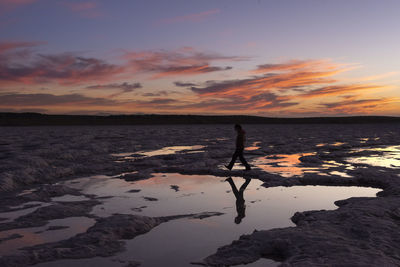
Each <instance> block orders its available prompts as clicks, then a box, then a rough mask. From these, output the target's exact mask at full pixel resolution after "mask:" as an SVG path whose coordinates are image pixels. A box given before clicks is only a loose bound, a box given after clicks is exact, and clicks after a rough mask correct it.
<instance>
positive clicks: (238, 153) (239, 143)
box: [225, 124, 251, 171]
mask: <svg viewBox="0 0 400 267" xmlns="http://www.w3.org/2000/svg"><path fill="white" fill-rule="evenodd" d="M235 131H236V133H237V136H236V150H235V153H233V155H232V160H231V162H230V163H229V164H228V165H226V166H225V167H226V168H227V169H229V170H232V167H233V165H234V164H235V161H236V159H237V158H238V157H239V159H240V161H241V162H242V163H243V165H244V166H245V167H246V171H249V170H251V168H250V165H249V164H248V163H247V161H246V159H245V158H244V157H243V150H244V143H245V141H246V136H245V135H246V132H245V131H244V130H243V129H242V126H240V124H235Z"/></svg>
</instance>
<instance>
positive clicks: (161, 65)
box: [124, 47, 247, 78]
mask: <svg viewBox="0 0 400 267" xmlns="http://www.w3.org/2000/svg"><path fill="white" fill-rule="evenodd" d="M124 59H125V60H128V65H129V66H130V68H131V69H132V70H133V71H136V72H148V73H154V75H153V76H152V77H153V78H161V77H167V76H177V75H193V74H202V73H208V72H215V71H223V70H230V69H231V67H229V66H226V67H217V66H212V65H211V62H213V61H242V60H246V59H247V58H244V57H236V56H223V55H220V54H216V53H204V52H199V51H197V50H196V49H194V48H192V47H184V48H181V49H178V50H174V51H164V50H161V51H142V52H127V53H125V55H124Z"/></svg>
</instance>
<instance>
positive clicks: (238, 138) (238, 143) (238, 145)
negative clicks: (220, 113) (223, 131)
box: [236, 129, 246, 150]
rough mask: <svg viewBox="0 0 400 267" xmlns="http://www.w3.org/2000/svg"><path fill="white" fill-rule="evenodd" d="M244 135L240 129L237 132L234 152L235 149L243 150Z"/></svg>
mask: <svg viewBox="0 0 400 267" xmlns="http://www.w3.org/2000/svg"><path fill="white" fill-rule="evenodd" d="M245 134H246V132H245V131H243V130H242V129H240V130H239V131H238V134H237V136H236V150H237V149H241V150H243V149H244V141H245Z"/></svg>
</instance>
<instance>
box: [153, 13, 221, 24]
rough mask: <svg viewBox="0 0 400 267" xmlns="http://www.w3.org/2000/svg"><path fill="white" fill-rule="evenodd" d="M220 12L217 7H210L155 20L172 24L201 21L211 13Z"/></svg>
mask: <svg viewBox="0 0 400 267" xmlns="http://www.w3.org/2000/svg"><path fill="white" fill-rule="evenodd" d="M218 13H220V10H219V9H211V10H207V11H203V12H200V13H194V14H188V15H184V16H178V17H173V18H166V19H162V20H159V21H157V23H156V24H157V25H162V24H173V23H179V22H186V21H189V22H197V21H202V20H204V19H205V18H207V17H210V16H212V15H215V14H218Z"/></svg>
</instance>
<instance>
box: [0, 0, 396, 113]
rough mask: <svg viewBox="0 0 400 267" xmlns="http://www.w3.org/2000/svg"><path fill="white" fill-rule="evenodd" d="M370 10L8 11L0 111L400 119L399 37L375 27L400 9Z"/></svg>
mask: <svg viewBox="0 0 400 267" xmlns="http://www.w3.org/2000/svg"><path fill="white" fill-rule="evenodd" d="M299 2H302V3H303V4H304V5H305V6H308V7H309V9H310V10H307V9H305V8H304V6H302V5H299ZM367 2H368V4H369V5H367V4H366V6H359V5H357V3H356V2H355V1H347V2H342V1H338V2H336V4H335V3H325V4H324V3H319V2H318V1H313V0H304V1H282V3H276V2H271V1H254V2H253V1H249V2H247V3H243V2H239V1H221V2H218V3H215V2H214V1H204V2H202V4H200V3H192V4H188V3H183V2H179V1H176V2H174V3H173V4H172V3H171V4H170V6H169V7H168V6H167V5H165V3H163V2H161V1H149V2H146V4H145V3H141V2H135V1H132V2H131V3H123V4H121V5H113V4H111V3H109V2H106V1H49V0H0V7H1V10H2V11H1V12H0V19H1V21H0V32H1V34H2V39H0V112H1V111H9V112H29V111H32V112H40V113H47V114H138V113H153V114H155V113H157V114H204V115H220V114H221V115H258V116H274V117H309V116H349V115H384V116H400V91H399V84H400V79H399V78H400V75H399V74H400V65H399V63H398V62H400V54H398V52H396V51H397V50H388V48H389V47H392V46H393V47H394V46H395V42H396V41H397V39H398V38H399V37H397V35H396V36H394V35H395V34H394V32H395V31H390V30H388V29H387V28H385V30H382V28H379V29H377V28H376V29H375V30H374V27H375V26H376V25H372V24H371V28H369V29H366V27H365V26H366V25H365V24H368V23H371V22H370V21H369V18H370V17H371V16H378V15H377V14H381V13H382V14H381V16H382V17H381V18H382V20H383V21H381V22H380V23H381V24H382V25H386V26H388V27H389V26H390V27H391V29H396V25H397V26H400V20H399V19H398V18H397V15H396V12H394V11H393V12H389V13H383V11H388V10H392V9H395V8H396V7H397V8H400V3H397V2H395V1H387V2H386V1H384V2H385V5H386V6H384V4H379V3H376V2H373V1H365V3H367ZM154 5H157V8H161V6H163V7H164V10H163V11H162V12H161V11H154V8H153V7H154ZM343 5H346V6H352V7H355V8H359V9H360V10H362V12H361V11H360V14H359V15H358V16H357V17H353V16H355V15H354V14H347V13H346V12H345V14H342V13H340V10H341V9H340V7H341V6H343ZM173 6H175V7H178V6H179V7H180V9H179V10H176V9H174V8H172V7H173ZM390 7H391V8H392V9H390ZM327 10H329V11H330V12H332V14H334V15H332V17H324V16H322V15H321V14H324V13H323V12H325V11H327ZM128 11H132V12H134V14H133V15H132V14H129V12H128ZM284 11H285V12H286V13H285V12H284ZM43 12H45V13H46V14H47V15H46V17H45V18H44V17H43V16H42V15H43ZM279 12H283V13H279ZM321 12H322V13H321ZM146 14H147V15H148V16H146ZM267 14H268V15H269V16H267V17H265V16H266V15H267ZM289 15H291V17H290V16H289ZM335 16H336V17H335ZM321 17H322V18H324V20H323V21H322V22H321V23H322V24H324V25H319V24H317V22H319V20H318V19H320V18H321ZM299 18H302V19H300V20H299ZM306 18H307V19H306ZM240 19H241V20H242V21H243V22H242V23H241V24H240V23H239V24H238V22H237V20H240ZM339 20H340V22H338V21H339ZM346 20H347V21H348V22H349V21H352V20H355V21H358V22H359V24H357V23H355V24H356V25H354V23H353V24H348V25H347V26H348V28H350V29H347V28H344V29H342V30H341V31H340V29H341V27H343V23H344V22H343V21H346ZM270 21H274V24H268V23H266V22H270ZM260 22H265V25H269V26H270V25H273V26H274V28H273V29H271V30H269V31H270V33H269V34H262V30H264V27H262V26H260ZM336 23H337V24H338V25H336ZM43 26H45V27H44V28H43ZM324 27H325V28H324ZM60 29H63V30H60ZM250 29H251V30H250ZM268 29H269V28H268ZM361 29H362V31H361ZM322 30H324V31H322ZM357 30H358V31H357ZM266 31H268V30H266ZM285 31H286V32H287V34H286V32H285ZM352 31H354V34H355V35H356V36H354V37H353V36H351V33H352ZM283 33H285V34H283ZM332 33H335V34H332ZM131 34H132V35H133V36H131ZM135 34H136V35H135ZM371 34H372V35H373V34H375V35H376V36H379V38H384V39H385V40H387V42H385V43H382V42H380V41H379V40H373V39H370V38H369V36H370V35H371ZM297 35H299V36H297ZM300 35H301V36H300ZM183 36H185V37H186V38H183ZM68 38H69V39H68ZM366 38H369V42H368V43H366V44H364V45H363V46H360V44H358V42H362V41H363V40H365V39H366ZM379 38H378V39H379ZM396 38H397V39H396ZM294 39H296V40H298V41H297V42H292V43H291V44H290V40H292V41H293V40H294ZM67 40H69V41H70V42H67ZM338 40H342V41H343V42H345V43H346V42H347V46H346V45H345V44H341V43H340V44H339V43H338V42H337V41H338ZM389 41H391V42H389ZM388 59H389V60H388Z"/></svg>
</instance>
